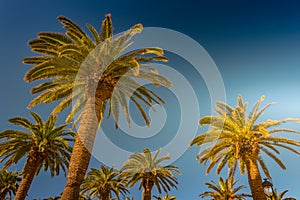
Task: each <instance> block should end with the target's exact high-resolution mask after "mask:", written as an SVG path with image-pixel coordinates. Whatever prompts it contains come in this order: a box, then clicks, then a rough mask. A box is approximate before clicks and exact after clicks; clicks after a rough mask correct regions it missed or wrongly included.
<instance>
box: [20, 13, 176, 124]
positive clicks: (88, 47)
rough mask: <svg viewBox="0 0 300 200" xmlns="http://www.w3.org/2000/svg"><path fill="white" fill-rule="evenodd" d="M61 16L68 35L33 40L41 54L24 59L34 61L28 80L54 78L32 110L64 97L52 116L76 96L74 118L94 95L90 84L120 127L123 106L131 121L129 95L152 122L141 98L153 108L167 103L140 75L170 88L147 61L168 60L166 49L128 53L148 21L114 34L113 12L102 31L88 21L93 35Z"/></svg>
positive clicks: (42, 89)
mask: <svg viewBox="0 0 300 200" xmlns="http://www.w3.org/2000/svg"><path fill="white" fill-rule="evenodd" d="M58 19H59V21H60V22H61V23H62V24H63V26H64V28H66V33H65V34H61V33H49V32H41V33H39V34H38V37H37V39H34V40H31V41H30V42H29V45H30V46H31V49H32V51H34V52H36V53H39V54H41V56H35V57H31V58H25V59H24V61H23V62H24V63H26V64H31V65H33V68H31V69H30V70H29V71H28V72H27V73H26V75H25V80H26V81H28V82H32V81H36V80H44V79H48V81H47V82H45V83H42V84H40V85H38V86H36V87H34V88H33V89H32V93H33V94H38V93H40V95H38V96H37V97H36V98H35V99H33V100H32V102H31V103H30V104H29V108H31V107H34V106H36V105H37V104H40V103H50V102H54V101H58V100H61V101H60V103H59V104H58V105H57V106H56V107H55V109H54V110H53V113H52V114H56V113H58V112H60V111H62V110H64V109H65V108H67V107H68V106H69V105H70V104H71V102H72V100H73V101H75V102H73V108H72V111H71V113H70V114H69V116H68V117H67V121H69V120H71V119H72V118H73V117H74V115H75V114H76V113H79V111H80V110H82V109H83V108H84V105H85V104H86V100H87V98H89V96H88V95H89V94H88V93H87V91H86V90H85V89H87V88H88V87H90V88H89V89H90V90H91V89H95V91H96V94H95V97H96V99H95V101H96V106H98V107H99V108H98V109H99V110H100V111H101V112H102V111H103V110H104V109H105V107H106V102H107V101H108V100H109V102H110V103H109V104H108V107H109V110H111V111H112V113H113V115H114V117H115V120H116V125H117V119H118V115H119V112H118V109H119V107H122V109H123V111H124V114H125V115H126V118H127V120H128V122H129V121H130V118H129V116H128V109H127V105H126V102H125V99H126V98H130V99H131V100H132V101H133V102H134V103H135V104H136V106H137V107H138V109H139V110H140V111H141V113H142V116H143V117H144V119H145V121H146V123H147V125H149V120H148V117H147V115H146V114H145V113H144V111H143V108H142V107H141V104H140V103H139V101H138V100H140V101H141V102H143V103H145V104H146V105H148V106H151V104H152V102H155V103H158V104H159V103H162V102H164V101H163V100H162V99H161V98H159V97H158V96H157V95H156V94H155V93H154V92H153V91H151V90H149V89H147V88H146V87H144V86H142V85H140V83H139V82H137V81H136V80H135V79H136V78H138V79H144V80H147V81H149V82H150V83H153V84H155V85H161V84H162V85H165V86H167V87H170V86H171V84H170V82H169V81H168V80H167V79H165V78H164V77H163V76H160V75H159V74H158V71H157V70H156V69H155V68H152V67H150V66H149V65H147V64H146V63H147V62H151V61H164V62H165V61H167V58H166V57H164V56H163V54H164V52H163V50H162V49H160V48H145V49H139V50H135V51H132V52H129V53H126V54H124V55H122V52H123V51H124V50H125V49H126V48H127V47H128V46H129V45H130V39H131V38H132V37H133V36H134V35H135V34H137V33H140V32H141V31H142V25H141V24H137V25H135V26H133V27H132V28H131V29H129V30H128V31H127V32H124V33H123V34H121V35H119V36H118V37H115V38H113V28H112V20H111V15H109V14H108V15H106V17H105V19H104V20H103V22H102V29H101V32H100V33H98V32H97V31H96V28H95V27H93V26H92V25H90V24H88V25H87V28H88V29H89V31H90V32H91V34H92V36H93V38H90V37H89V35H88V34H86V33H85V32H84V31H83V30H82V29H81V28H80V27H79V26H78V25H77V24H75V23H74V22H73V21H71V20H70V19H68V18H66V17H63V16H60V17H58ZM120 79H122V81H119V80H120ZM91 82H95V84H92V83H91ZM117 83H118V84H117ZM74 85H75V86H76V87H75V88H74ZM91 85H93V86H94V88H93V86H91ZM113 94H114V95H113ZM97 102H98V103H97Z"/></svg>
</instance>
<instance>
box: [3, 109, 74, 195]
mask: <svg viewBox="0 0 300 200" xmlns="http://www.w3.org/2000/svg"><path fill="white" fill-rule="evenodd" d="M30 114H31V116H32V117H33V118H34V120H35V123H32V122H30V121H29V120H28V119H26V118H22V117H15V118H11V119H9V122H10V123H12V124H14V125H18V126H21V127H22V128H24V129H25V130H5V131H3V132H1V133H0V139H4V140H2V141H1V143H0V157H1V158H2V159H1V160H0V162H4V168H8V167H9V166H11V165H12V164H16V163H18V162H19V161H20V159H22V158H24V157H27V161H26V163H25V166H24V168H23V172H22V176H23V177H22V180H21V183H20V186H19V187H18V190H17V193H16V196H15V200H23V199H25V197H26V195H27V192H28V190H29V188H30V185H31V182H32V180H33V178H34V176H35V175H37V174H38V172H39V171H40V169H41V168H42V167H44V171H47V170H48V169H49V170H50V174H51V176H52V177H53V176H54V175H59V172H60V169H61V170H62V171H63V172H64V174H65V175H66V168H67V167H68V163H69V159H70V154H71V151H72V148H71V147H70V146H69V141H73V138H71V136H74V135H75V133H74V132H72V131H70V130H68V129H67V126H68V124H63V125H60V126H55V123H56V121H57V117H56V116H52V115H50V116H49V118H48V119H47V121H46V122H44V121H43V120H42V118H41V117H40V116H39V115H38V114H37V113H34V112H31V113H30Z"/></svg>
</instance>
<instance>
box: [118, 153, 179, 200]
mask: <svg viewBox="0 0 300 200" xmlns="http://www.w3.org/2000/svg"><path fill="white" fill-rule="evenodd" d="M159 153H160V149H159V150H157V151H156V152H155V154H154V155H153V156H152V155H151V152H150V150H149V149H144V152H143V153H134V154H132V155H131V156H130V157H129V159H128V160H127V161H126V162H125V163H124V164H123V166H122V169H121V171H123V172H124V173H125V174H128V175H129V177H130V185H129V186H133V185H134V184H136V183H137V182H138V181H140V185H139V189H141V188H142V187H143V188H144V198H143V199H145V200H147V199H151V190H152V187H153V186H156V188H157V189H158V192H159V193H161V192H162V190H163V191H165V192H168V191H170V189H171V187H175V188H176V189H177V186H176V184H178V182H177V179H176V178H175V177H174V175H173V172H176V173H177V174H181V172H180V171H179V169H178V168H177V167H176V166H173V165H167V166H163V165H162V164H161V163H162V162H163V161H165V160H168V159H170V156H169V155H168V154H166V155H164V156H162V157H161V158H158V154H159Z"/></svg>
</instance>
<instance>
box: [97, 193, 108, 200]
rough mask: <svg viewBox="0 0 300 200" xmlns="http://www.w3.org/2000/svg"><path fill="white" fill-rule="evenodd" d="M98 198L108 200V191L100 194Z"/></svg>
mask: <svg viewBox="0 0 300 200" xmlns="http://www.w3.org/2000/svg"><path fill="white" fill-rule="evenodd" d="M99 200H109V192H108V193H104V194H100V197H99Z"/></svg>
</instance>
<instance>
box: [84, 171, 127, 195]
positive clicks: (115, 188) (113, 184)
mask: <svg viewBox="0 0 300 200" xmlns="http://www.w3.org/2000/svg"><path fill="white" fill-rule="evenodd" d="M127 183H128V181H127V179H126V178H124V177H123V175H122V174H121V173H120V172H119V171H116V170H114V167H106V166H104V165H101V166H100V169H97V168H91V170H90V172H88V173H87V175H86V177H85V180H84V181H83V183H82V185H81V193H82V194H84V193H86V192H88V191H89V195H88V196H89V197H91V198H94V197H95V196H105V195H107V197H112V193H114V194H115V195H116V197H117V198H119V196H120V195H121V194H122V195H125V194H127V193H129V191H128V190H127V189H126V186H127Z"/></svg>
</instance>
